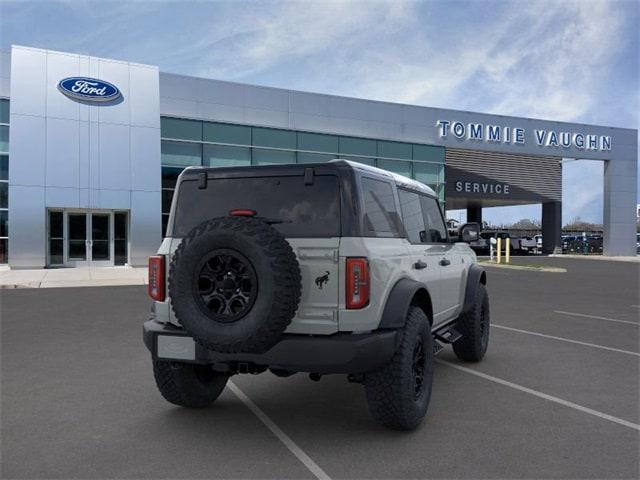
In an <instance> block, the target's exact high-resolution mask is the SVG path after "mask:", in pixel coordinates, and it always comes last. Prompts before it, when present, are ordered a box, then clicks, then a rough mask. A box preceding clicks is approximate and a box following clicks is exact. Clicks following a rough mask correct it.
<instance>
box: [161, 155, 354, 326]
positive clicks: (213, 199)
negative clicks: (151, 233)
mask: <svg viewBox="0 0 640 480" xmlns="http://www.w3.org/2000/svg"><path fill="white" fill-rule="evenodd" d="M234 210H235V211H238V210H249V211H252V212H255V216H256V217H260V218H264V219H265V221H267V222H269V223H270V224H271V225H272V226H273V227H274V228H275V229H276V230H278V231H279V232H280V233H282V234H283V235H284V237H285V238H286V239H287V241H288V242H289V244H290V245H291V247H292V248H293V250H294V252H295V253H296V256H297V258H298V262H299V264H300V271H301V274H302V297H301V299H300V306H299V308H298V312H297V314H296V316H295V317H294V319H293V321H292V322H291V324H290V325H289V328H288V329H287V332H288V333H306V334H331V333H335V332H337V331H338V298H339V296H338V292H339V288H340V285H339V284H340V278H339V264H338V258H339V257H338V250H339V245H340V235H341V210H342V201H341V187H340V179H339V176H338V175H337V174H331V173H327V174H314V170H313V169H312V168H300V167H298V168H297V169H291V170H289V171H287V170H286V169H282V168H280V169H271V171H270V169H269V168H268V167H267V168H264V169H263V168H255V167H253V168H251V169H248V168H247V169H245V168H235V169H206V170H202V169H189V170H186V171H185V172H184V173H183V174H182V175H181V177H180V180H179V182H178V188H177V190H176V196H175V198H174V199H173V204H172V208H171V218H170V219H169V226H168V232H167V236H168V237H172V240H171V246H170V251H171V252H173V250H174V249H175V248H176V247H177V245H178V244H179V243H180V240H181V239H182V238H183V237H184V236H186V235H187V234H188V233H189V232H190V231H191V229H192V228H194V227H196V226H197V225H199V224H200V223H202V222H204V221H206V220H209V219H211V218H215V217H223V216H228V215H230V214H231V213H232V211H234ZM243 213H245V214H246V212H243ZM172 320H173V321H175V318H172Z"/></svg>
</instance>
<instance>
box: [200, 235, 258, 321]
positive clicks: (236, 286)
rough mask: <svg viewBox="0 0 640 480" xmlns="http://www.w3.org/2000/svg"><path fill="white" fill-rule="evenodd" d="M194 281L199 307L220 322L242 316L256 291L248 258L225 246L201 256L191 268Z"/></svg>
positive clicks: (255, 281)
mask: <svg viewBox="0 0 640 480" xmlns="http://www.w3.org/2000/svg"><path fill="white" fill-rule="evenodd" d="M194 282H195V285H194V287H195V288H194V292H197V293H196V297H197V301H198V305H199V307H200V309H201V310H202V311H203V313H205V315H207V316H208V317H210V318H211V319H213V320H215V321H217V322H222V323H232V322H236V321H238V320H240V319H241V318H242V317H244V316H245V315H246V314H247V313H248V312H249V311H250V310H251V307H252V306H253V304H254V302H255V300H256V296H257V294H258V279H257V276H256V272H255V270H254V268H253V266H252V265H251V262H249V260H248V259H247V258H246V257H245V256H244V255H242V254H241V253H240V252H237V251H235V250H232V249H227V248H220V249H216V250H213V251H211V252H210V253H209V255H207V256H205V257H204V258H203V259H202V261H201V262H200V264H199V265H198V267H197V268H196V269H195V275H194Z"/></svg>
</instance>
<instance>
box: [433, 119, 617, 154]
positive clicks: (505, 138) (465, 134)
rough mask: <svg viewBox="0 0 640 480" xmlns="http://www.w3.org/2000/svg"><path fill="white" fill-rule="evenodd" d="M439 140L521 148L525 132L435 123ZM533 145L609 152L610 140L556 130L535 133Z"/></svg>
mask: <svg viewBox="0 0 640 480" xmlns="http://www.w3.org/2000/svg"><path fill="white" fill-rule="evenodd" d="M436 128H437V129H438V135H440V138H447V137H448V136H449V135H451V136H453V137H455V138H457V139H460V140H468V141H472V142H487V143H511V144H516V145H517V144H521V145H524V144H525V143H526V141H527V131H526V130H525V129H524V128H520V127H509V126H503V125H484V124H482V123H463V122H457V121H453V122H452V121H449V120H438V121H437V122H436ZM532 138H533V141H534V142H536V144H537V145H539V146H540V147H548V148H555V147H564V148H570V147H575V148H577V149H579V150H597V151H610V150H611V137H610V136H608V135H591V134H585V133H582V132H557V131H555V130H542V129H537V128H536V129H534V131H533V137H532Z"/></svg>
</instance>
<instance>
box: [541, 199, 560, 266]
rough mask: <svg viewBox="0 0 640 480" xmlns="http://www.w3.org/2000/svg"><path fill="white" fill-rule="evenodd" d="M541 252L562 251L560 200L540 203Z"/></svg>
mask: <svg viewBox="0 0 640 480" xmlns="http://www.w3.org/2000/svg"><path fill="white" fill-rule="evenodd" d="M542 253H544V254H550V253H562V202H547V203H543V204H542Z"/></svg>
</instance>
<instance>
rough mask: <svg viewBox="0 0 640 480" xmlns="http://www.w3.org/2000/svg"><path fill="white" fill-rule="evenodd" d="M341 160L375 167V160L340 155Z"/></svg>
mask: <svg viewBox="0 0 640 480" xmlns="http://www.w3.org/2000/svg"><path fill="white" fill-rule="evenodd" d="M340 158H341V159H342V160H350V161H352V162H358V163H363V164H364V165H371V166H372V167H375V166H376V159H375V158H366V157H351V156H349V155H340Z"/></svg>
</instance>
